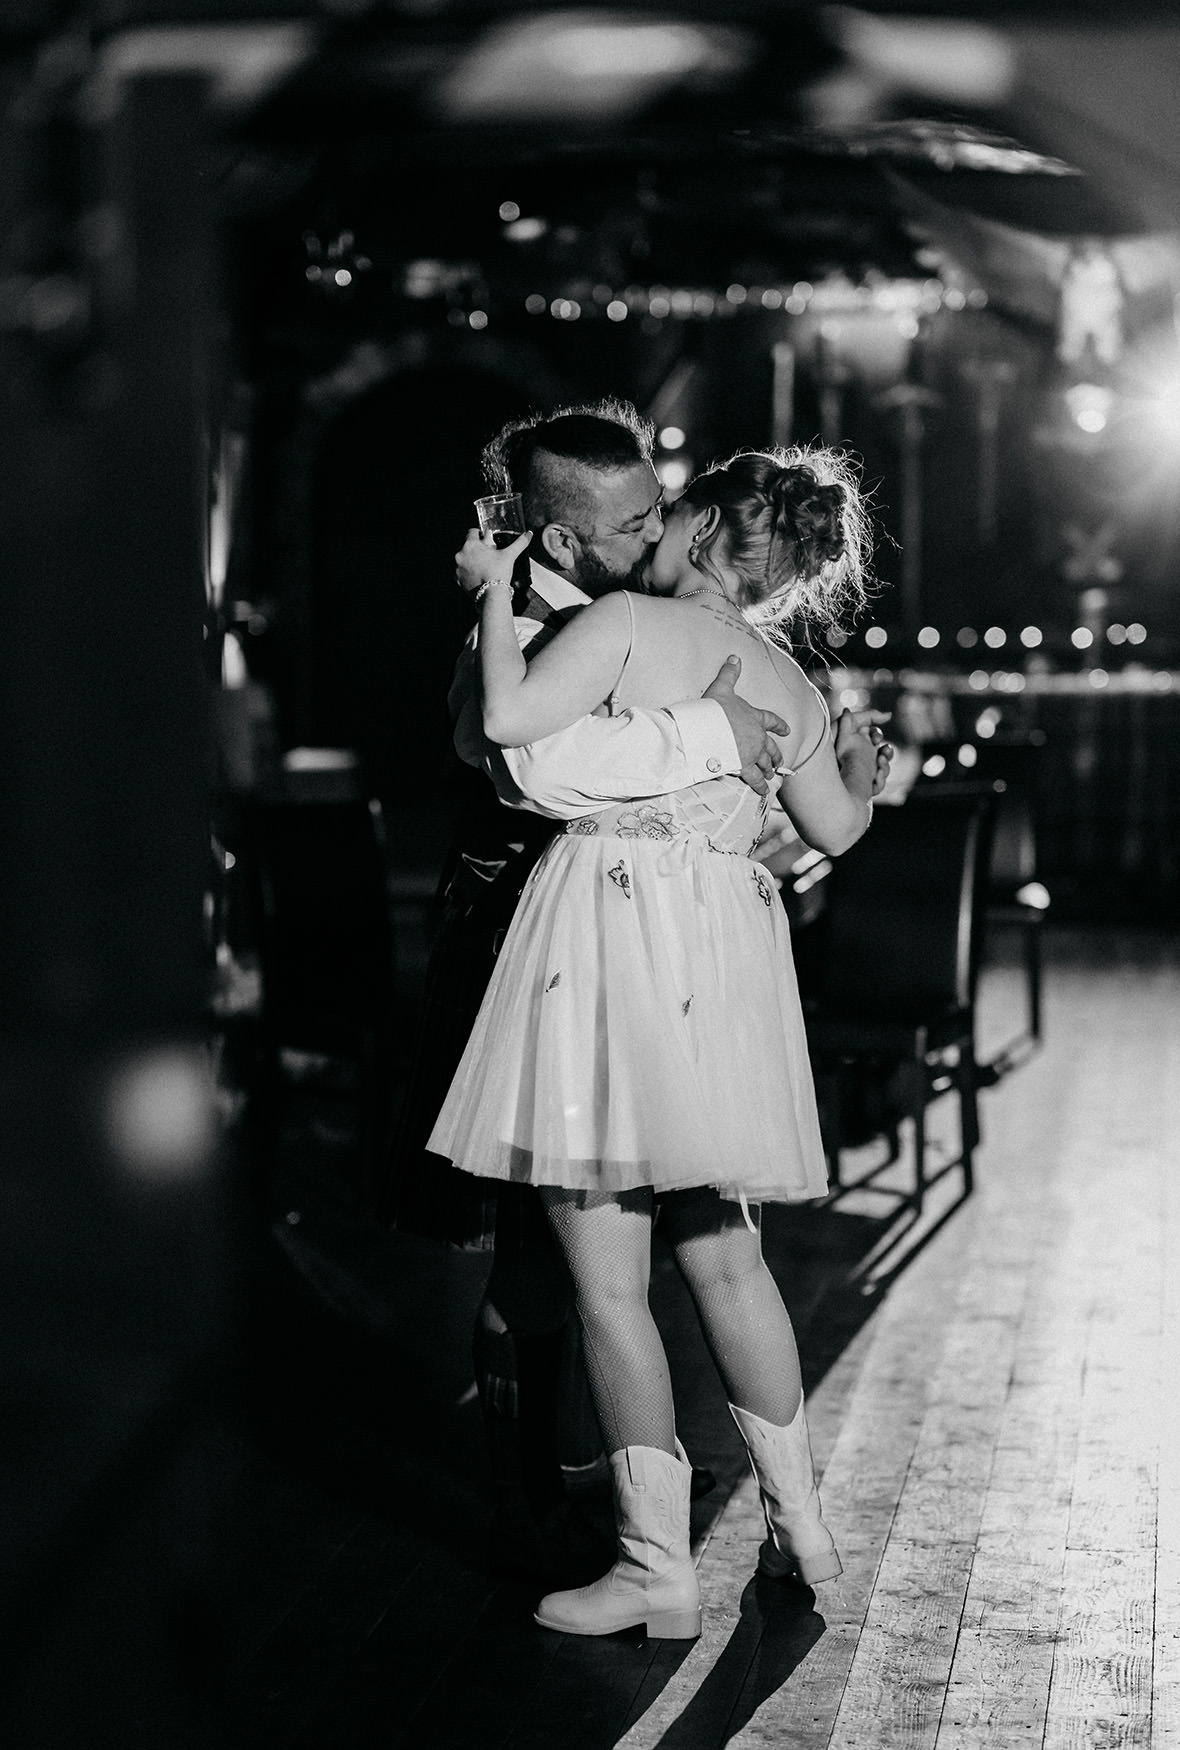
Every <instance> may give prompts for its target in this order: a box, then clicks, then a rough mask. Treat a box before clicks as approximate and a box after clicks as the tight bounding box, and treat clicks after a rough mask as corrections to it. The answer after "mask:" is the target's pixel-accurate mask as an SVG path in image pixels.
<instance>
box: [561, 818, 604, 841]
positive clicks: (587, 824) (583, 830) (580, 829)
mask: <svg viewBox="0 0 1180 1750" xmlns="http://www.w3.org/2000/svg"><path fill="white" fill-rule="evenodd" d="M565 830H566V832H572V833H579V834H581V836H582V837H583V838H589V836H590V834H591V833H595V832H597V831H598V822H597V821H596V820H595V819H594V817H593V816H592V815H589V814H588V815H586V816H585V817H584V818H583V819H582V820H571V821H567V823H566V829H565Z"/></svg>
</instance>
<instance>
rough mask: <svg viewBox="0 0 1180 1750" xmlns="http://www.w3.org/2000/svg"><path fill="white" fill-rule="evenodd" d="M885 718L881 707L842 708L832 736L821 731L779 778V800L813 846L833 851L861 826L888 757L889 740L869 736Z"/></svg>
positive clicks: (841, 848) (868, 814) (840, 849)
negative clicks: (810, 750)
mask: <svg viewBox="0 0 1180 1750" xmlns="http://www.w3.org/2000/svg"><path fill="white" fill-rule="evenodd" d="M887 718H888V713H887V712H885V711H844V712H842V713H841V714H840V716H839V718H838V719H837V722H836V734H835V738H834V739H832V738H831V737H830V736H828V735H825V737H824V741H823V743H822V745H821V746H820V747H819V748H818V749H817V750H816V752H815V753H814V754H813V755H812V756H811V758H810V759H808V760H807V761H806V762H805V763H804V764H803V765H802V766H801V767H800V769H799V770H798V771H797V772H796V773H795V775H794V776H793V777H790V778H784V779H783V782H782V785H781V786H780V789H779V801H780V802H781V803H782V805H783V807H784V808H785V809H786V811H787V813H788V814H789V815H790V817H791V819H792V821H793V822H794V823H795V827H796V829H797V831H798V833H799V836H800V837H801V838H802V839H803V840H804V841H805V842H806V843H807V844H809V845H810V846H811V847H812V849H813V850H816V851H823V852H824V853H825V854H826V855H827V856H829V857H838V856H839V855H840V854H841V852H843V851H846V850H848V849H849V847H850V846H852V845H854V844H855V843H856V841H857V839H858V838H860V837H861V835H862V834H863V833H864V832H865V831H866V829H867V827H868V824H869V821H870V820H871V819H872V814H873V798H874V796H879V795H880V793H881V791H882V790H883V789H884V788H885V780H886V778H887V777H888V775H889V762H890V760H891V759H892V758H893V749H892V748H891V747H890V745H889V743H888V742H887V741H884V740H881V741H877V740H876V739H875V736H876V735H879V733H880V731H879V725H880V724H882V723H884V722H885V721H886V720H887Z"/></svg>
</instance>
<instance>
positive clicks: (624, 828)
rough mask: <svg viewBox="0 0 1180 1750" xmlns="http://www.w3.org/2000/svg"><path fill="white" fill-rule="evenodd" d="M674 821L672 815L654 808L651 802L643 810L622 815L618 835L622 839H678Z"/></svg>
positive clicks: (631, 810) (638, 809)
mask: <svg viewBox="0 0 1180 1750" xmlns="http://www.w3.org/2000/svg"><path fill="white" fill-rule="evenodd" d="M672 820H673V816H672V815H671V814H665V813H664V812H663V810H662V809H659V808H653V807H652V805H651V803H650V802H649V803H646V804H645V805H644V806H643V807H642V808H632V809H630V810H629V811H628V812H627V813H626V814H620V816H619V825H618V834H619V837H620V838H621V839H672V838H675V837H676V834H675V833H674V832H673V830H672Z"/></svg>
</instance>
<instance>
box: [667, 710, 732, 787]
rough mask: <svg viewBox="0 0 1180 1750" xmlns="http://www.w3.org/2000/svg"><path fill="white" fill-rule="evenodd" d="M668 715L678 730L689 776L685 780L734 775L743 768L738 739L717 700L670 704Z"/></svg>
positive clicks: (692, 782) (696, 781)
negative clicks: (735, 738) (736, 739)
mask: <svg viewBox="0 0 1180 1750" xmlns="http://www.w3.org/2000/svg"><path fill="white" fill-rule="evenodd" d="M668 709H669V715H670V716H671V717H672V718H673V719H674V720H675V723H676V727H677V729H678V730H679V731H680V741H681V745H682V747H683V748H684V758H685V761H686V763H687V766H688V770H689V776H688V777H687V778H686V780H685V782H686V783H688V784H699V783H701V782H703V780H704V779H706V778H719V777H722V776H723V775H724V776H726V777H736V776H737V774H738V773H739V772H740V771H741V769H742V762H741V760H740V759H739V758H738V750H737V742H736V741H735V740H734V736H733V730H732V729H731V728H730V727H729V718H728V717H727V716H726V715H725V712H724V711H723V710H722V708H721V706H720V705H719V704H718V703H717V701H716V699H691V700H689V701H687V702H686V703H685V704H682V705H671V706H669V708H668Z"/></svg>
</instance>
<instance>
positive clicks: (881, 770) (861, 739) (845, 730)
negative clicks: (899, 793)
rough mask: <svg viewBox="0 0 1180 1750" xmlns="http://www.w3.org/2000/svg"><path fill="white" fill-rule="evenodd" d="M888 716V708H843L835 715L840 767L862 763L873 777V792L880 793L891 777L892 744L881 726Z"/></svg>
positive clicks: (837, 757)
mask: <svg viewBox="0 0 1180 1750" xmlns="http://www.w3.org/2000/svg"><path fill="white" fill-rule="evenodd" d="M889 718H890V713H889V712H888V711H841V713H840V715H839V717H837V719H836V759H837V761H838V762H839V765H840V769H841V771H843V769H844V766H845V764H859V765H861V766H862V767H863V768H864V770H865V773H866V775H868V776H869V777H870V778H871V782H872V794H873V795H874V796H879V795H880V794H881V792H882V790H883V789H884V788H885V785H886V783H887V782H888V779H889V762H890V760H891V759H892V758H893V747H892V745H891V744H890V743H889V742H888V741H886V739H885V732H884V730H883V729H882V728H881V725H882V723H888V721H889Z"/></svg>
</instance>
